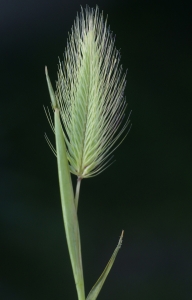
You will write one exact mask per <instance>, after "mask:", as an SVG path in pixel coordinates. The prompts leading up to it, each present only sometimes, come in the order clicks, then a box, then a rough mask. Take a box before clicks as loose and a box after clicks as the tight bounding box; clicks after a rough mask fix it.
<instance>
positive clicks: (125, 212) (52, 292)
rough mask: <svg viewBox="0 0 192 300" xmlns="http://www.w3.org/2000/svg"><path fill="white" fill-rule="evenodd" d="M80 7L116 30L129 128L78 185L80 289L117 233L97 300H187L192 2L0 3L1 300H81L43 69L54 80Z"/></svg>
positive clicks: (191, 283) (190, 286)
mask: <svg viewBox="0 0 192 300" xmlns="http://www.w3.org/2000/svg"><path fill="white" fill-rule="evenodd" d="M85 4H89V5H90V6H91V7H92V6H93V7H95V6H96V4H98V5H99V8H100V10H104V15H105V16H107V15H108V18H109V24H110V27H111V29H112V31H113V32H114V33H115V34H116V47H117V49H120V48H121V54H122V64H123V66H124V69H126V68H128V75H127V88H126V98H127V101H128V103H129V106H128V110H127V114H128V112H129V111H130V110H132V115H131V122H132V124H133V126H132V129H131V131H130V133H129V135H128V137H127V138H126V140H125V141H124V142H123V144H122V145H121V146H120V147H119V148H118V149H117V150H116V151H115V159H116V163H115V164H113V165H112V166H111V167H110V168H109V169H107V170H106V171H104V172H103V173H102V174H101V175H99V176H97V177H95V178H93V179H86V180H83V182H82V189H81V195H80V204H79V212H78V214H79V222H80V230H81V238H82V251H83V263H84V275H85V286H86V294H87V293H88V292H89V290H90V289H91V287H92V286H93V284H94V283H95V281H96V280H97V278H98V277H99V275H100V274H101V272H102V271H103V269H104V267H105V265H106V263H107V261H108V259H109V258H110V256H111V254H112V252H113V250H114V249H115V246H116V244H117V242H118V239H119V236H120V233H121V230H122V229H124V230H125V236H124V241H123V246H122V248H121V250H120V252H119V254H118V256H117V260H116V262H115V264H114V266H113V268H112V270H111V272H110V274H109V277H108V279H107V281H106V283H105V285H104V287H103V289H102V291H101V294H100V295H99V299H101V300H102V299H103V300H104V299H110V300H116V299H118V300H121V299H122V300H125V299H129V300H132V299H134V300H141V299H142V300H145V299H146V300H150V299H155V300H160V299H164V300H168V299H169V300H170V299H174V300H188V299H189V300H191V299H192V218H191V214H192V205H191V201H192V197H191V196H192V188H191V182H192V158H191V153H192V130H191V129H192V125H191V108H192V105H191V101H192V97H191V92H192V76H191V75H192V74H191V73H192V72H191V70H192V69H191V67H192V64H191V62H192V56H191V19H190V18H191V11H190V9H191V7H190V6H189V4H188V2H187V1H141V0H140V1H139V0H138V1H137V0H130V1H123V0H119V1H109V0H104V1H101V0H98V1H97V2H95V1H89V0H88V1H84V0H82V1H74V0H72V1H66V0H63V1H60V0H55V1H51V0H38V1H37V0H33V1H32V0H28V1H27V0H25V1H24V0H23V1H21V0H20V1H19V0H17V1H14V0H6V1H5V0H3V1H1V2H0V76H1V78H0V103H1V105H0V124H1V126H0V137H1V139H0V141H1V142H0V144H1V145H0V222H1V224H0V235H1V240H0V249H1V250H0V251H1V255H0V276H1V277H0V298H1V299H2V300H9V299H10V300H40V299H41V300H42V299H47V300H49V299H58V300H59V299H77V296H76V291H75V285H74V280H73V277H72V271H71V266H70V262H69V256H68V251H67V246H66V240H65V236H64V228H63V220H62V213H61V207H60V197H59V186H58V178H57V168H56V159H55V157H54V156H53V154H52V153H51V151H50V149H49V147H48V146H47V144H46V141H45V139H44V133H45V132H46V133H47V134H48V135H49V136H50V138H51V139H52V140H54V137H53V134H52V132H51V129H50V127H49V124H48V122H47V119H46V116H45V114H44V111H43V105H45V106H47V105H49V103H50V99H49V95H48V90H47V86H46V80H45V75H44V66H45V65H47V66H48V69H49V74H50V77H51V79H52V82H53V83H54V81H55V80H56V78H57V64H58V56H59V57H62V54H63V51H64V49H65V46H66V42H67V34H68V32H69V31H70V30H71V26H72V24H73V22H74V19H75V17H76V14H77V12H78V11H80V5H82V6H83V7H85ZM73 179H74V180H75V178H73ZM74 182H75V181H74Z"/></svg>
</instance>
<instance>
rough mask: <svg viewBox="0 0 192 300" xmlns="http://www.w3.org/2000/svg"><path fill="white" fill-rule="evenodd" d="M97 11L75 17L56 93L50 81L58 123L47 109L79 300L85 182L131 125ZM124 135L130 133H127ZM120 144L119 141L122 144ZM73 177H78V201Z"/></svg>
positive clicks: (121, 77)
mask: <svg viewBox="0 0 192 300" xmlns="http://www.w3.org/2000/svg"><path fill="white" fill-rule="evenodd" d="M114 43H115V40H114V37H113V35H112V33H111V31H110V29H109V28H108V27H107V21H105V20H104V18H103V15H102V14H100V13H99V9H98V8H96V9H90V8H89V7H86V9H85V10H83V9H82V10H81V13H80V16H77V18H76V21H75V23H74V26H73V28H72V31H71V33H70V34H69V39H68V43H67V47H66V49H65V53H64V60H63V62H59V69H58V79H57V82H56V90H55V91H54V90H53V88H52V85H51V82H50V79H49V76H48V71H47V68H46V69H45V72H46V79H47V84H48V89H49V93H50V98H51V103H52V108H53V110H54V122H53V121H52V119H51V117H50V113H49V111H48V110H47V112H46V114H47V117H48V120H49V123H50V125H51V127H52V129H53V131H54V133H55V138H56V149H54V147H53V146H52V144H51V143H50V141H49V139H48V138H47V141H48V143H49V145H50V147H51V149H52V150H53V152H54V153H55V155H56V156H57V164H58V173H59V185H60V194H61V203H62V210H63V217H64V225H65V232H66V237H67V244H68V249H69V253H70V259H71V264H72V269H73V275H74V279H75V283H76V288H77V294H78V299H79V300H85V292H84V279H83V267H82V259H81V246H80V234H79V225H78V218H77V206H78V198H79V192H80V183H81V180H82V179H83V178H89V177H93V176H95V175H97V174H99V173H100V172H102V171H103V170H104V169H105V168H106V167H107V166H108V165H109V161H110V160H111V156H110V155H111V153H112V152H113V151H114V149H115V148H116V147H117V146H118V144H117V145H116V142H117V140H118V139H119V137H120V136H121V135H122V133H124V131H125V129H126V128H127V126H128V123H129V119H127V120H126V121H125V122H124V125H122V124H123V122H122V121H123V119H124V114H125V109H126V101H125V98H124V90H125V86H126V74H125V73H124V72H123V70H122V66H121V65H120V54H119V52H118V51H117V50H116V48H115V45H114ZM125 135H126V134H125ZM119 143H121V141H120V142H119ZM70 173H72V174H75V175H76V176H77V187H76V194H75V197H74V194H73V188H72V183H71V176H70ZM122 238H123V232H122V234H121V236H120V240H119V243H118V245H117V247H116V249H115V251H114V253H113V255H112V257H111V259H110V260H109V262H108V264H107V266H106V268H105V269H104V271H103V273H102V274H101V276H100V277H99V280H98V281H97V282H96V284H95V285H94V286H93V288H92V289H91V291H90V293H89V295H88V297H87V300H95V299H96V298H97V296H98V294H99V292H100V290H101V288H102V286H103V283H104V281H105V279H106V277H107V275H108V273H109V271H110V269H111V267H112V265H113V263H114V260H115V257H116V255H117V253H118V251H119V249H120V246H121V243H122Z"/></svg>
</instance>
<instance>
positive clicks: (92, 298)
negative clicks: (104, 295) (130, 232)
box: [86, 230, 124, 300]
mask: <svg viewBox="0 0 192 300" xmlns="http://www.w3.org/2000/svg"><path fill="white" fill-rule="evenodd" d="M123 234H124V230H123V231H122V233H121V236H120V239H119V242H118V244H117V247H116V248H115V251H114V252H113V254H112V256H111V258H110V260H109V261H108V264H107V265H106V267H105V269H104V271H103V273H102V274H101V276H100V277H99V279H98V280H97V282H96V283H95V285H94V286H93V287H92V289H91V291H90V292H89V294H88V296H87V298H86V300H95V299H97V296H98V295H99V293H100V291H101V288H102V286H103V284H104V282H105V280H106V278H107V276H108V274H109V272H110V270H111V268H112V266H113V263H114V261H115V258H116V256H117V253H118V251H119V249H120V248H121V245H122V241H123Z"/></svg>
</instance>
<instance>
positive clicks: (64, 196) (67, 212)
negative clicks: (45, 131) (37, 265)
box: [54, 108, 85, 300]
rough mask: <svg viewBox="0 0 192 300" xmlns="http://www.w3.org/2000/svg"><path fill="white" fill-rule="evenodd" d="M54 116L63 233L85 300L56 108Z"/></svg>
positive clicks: (78, 245)
mask: <svg viewBox="0 0 192 300" xmlns="http://www.w3.org/2000/svg"><path fill="white" fill-rule="evenodd" d="M54 117H55V137H56V151H57V163H58V173H59V185H60V194H61V204H62V211H63V219H64V225H65V233H66V238H67V244H68V249H69V254H70V259H71V264H72V269H73V274H74V279H75V283H76V288H77V294H78V299H79V300H85V291H84V279H83V267H82V260H81V245H80V234H79V225H78V218H77V212H76V207H75V203H74V194H73V187H72V182H71V176H70V172H69V165H68V161H67V152H66V146H65V141H64V134H63V130H62V127H61V123H60V117H59V110H58V109H57V108H56V109H55V114H54Z"/></svg>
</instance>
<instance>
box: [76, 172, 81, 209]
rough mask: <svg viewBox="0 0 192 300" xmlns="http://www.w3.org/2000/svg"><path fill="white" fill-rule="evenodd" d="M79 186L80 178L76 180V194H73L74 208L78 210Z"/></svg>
mask: <svg viewBox="0 0 192 300" xmlns="http://www.w3.org/2000/svg"><path fill="white" fill-rule="evenodd" d="M80 186H81V177H78V178H77V185H76V192H75V207H76V209H77V208H78V201H79V193H80Z"/></svg>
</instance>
